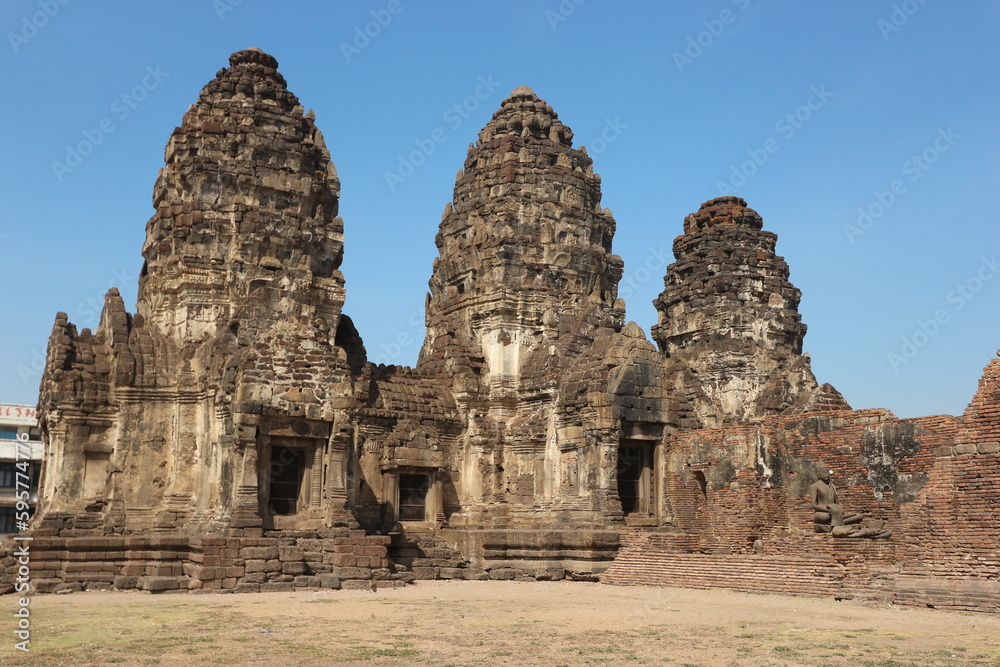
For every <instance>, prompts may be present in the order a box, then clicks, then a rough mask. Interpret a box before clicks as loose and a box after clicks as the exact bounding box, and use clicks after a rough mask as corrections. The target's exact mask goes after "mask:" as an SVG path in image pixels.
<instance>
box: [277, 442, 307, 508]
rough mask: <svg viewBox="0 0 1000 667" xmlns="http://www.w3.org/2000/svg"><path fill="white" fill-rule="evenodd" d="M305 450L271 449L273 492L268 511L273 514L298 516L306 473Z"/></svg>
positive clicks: (290, 448) (292, 448)
mask: <svg viewBox="0 0 1000 667" xmlns="http://www.w3.org/2000/svg"><path fill="white" fill-rule="evenodd" d="M304 455H305V450H303V449H300V448H297V447H271V462H270V471H271V492H270V496H269V498H268V509H269V511H270V512H271V514H279V515H282V516H288V515H291V514H297V513H298V510H299V509H300V507H301V505H302V503H301V502H300V500H301V496H302V491H303V488H302V487H303V484H302V479H303V477H304V474H303V473H304V472H305V468H306V466H305V461H304V460H303V459H304V458H305V456H304Z"/></svg>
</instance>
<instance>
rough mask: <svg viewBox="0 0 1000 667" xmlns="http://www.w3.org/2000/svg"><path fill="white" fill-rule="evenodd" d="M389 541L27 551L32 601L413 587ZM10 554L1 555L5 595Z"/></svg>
mask: <svg viewBox="0 0 1000 667" xmlns="http://www.w3.org/2000/svg"><path fill="white" fill-rule="evenodd" d="M389 540H390V538H389V537H387V536H380V535H365V534H364V531H361V530H346V529H345V530H341V531H324V533H323V534H308V533H304V534H300V535H298V536H291V535H282V537H280V538H279V537H260V538H248V537H242V538H241V537H201V536H199V537H191V536H186V535H151V536H141V537H70V538H44V537H36V538H35V539H34V540H33V541H31V542H30V543H29V545H30V553H31V563H30V572H31V575H30V577H31V585H32V590H33V591H34V592H37V593H51V592H55V593H59V592H68V591H80V590H111V589H118V590H132V589H138V590H144V591H149V592H151V593H161V592H166V591H175V592H176V591H199V590H203V591H234V592H237V593H249V592H275V591H292V590H312V589H329V588H332V589H339V588H368V587H370V586H371V585H372V584H371V582H372V581H373V580H374V581H377V582H378V583H377V585H378V586H383V585H384V586H394V585H402V584H403V583H408V582H411V581H413V575H412V573H410V572H407V571H405V570H401V569H400V568H398V567H395V566H392V565H390V563H389V560H388V546H389ZM11 553H12V550H7V551H6V552H0V566H2V573H3V581H4V582H5V585H4V587H3V588H2V589H0V592H9V591H10V590H12V586H11V584H10V583H9V582H13V581H14V580H15V578H16V576H17V574H16V572H17V569H18V563H17V560H16V559H15V558H14V556H13V555H11Z"/></svg>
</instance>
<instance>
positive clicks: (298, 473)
mask: <svg viewBox="0 0 1000 667" xmlns="http://www.w3.org/2000/svg"><path fill="white" fill-rule="evenodd" d="M265 437H268V440H269V442H267V443H266V446H265V447H264V448H263V451H262V452H261V466H260V468H259V470H260V473H259V474H260V478H259V490H258V491H259V494H260V495H259V498H260V501H261V505H260V506H261V511H262V512H264V513H265V514H264V516H265V518H271V517H294V516H301V515H302V514H303V513H307V512H308V511H309V510H312V509H316V508H318V507H319V501H320V497H321V495H322V474H323V465H322V460H321V454H322V448H321V447H320V446H318V445H317V443H316V441H315V440H314V439H313V438H290V437H280V436H265ZM265 525H266V522H265ZM274 527H275V528H289V527H292V524H288V523H287V522H285V523H282V524H280V525H279V524H275V525H274Z"/></svg>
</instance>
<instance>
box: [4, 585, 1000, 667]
mask: <svg viewBox="0 0 1000 667" xmlns="http://www.w3.org/2000/svg"><path fill="white" fill-rule="evenodd" d="M0 604H2V605H3V612H4V617H5V618H8V619H12V617H11V616H10V615H9V612H10V611H12V610H13V608H14V604H15V600H14V598H13V597H11V596H7V597H5V598H3V599H2V600H0ZM31 609H32V616H31V620H32V640H31V652H30V653H29V654H24V653H22V652H20V651H16V650H15V649H14V648H13V644H14V639H13V638H12V632H11V633H5V635H6V636H7V637H8V642H7V646H4V647H0V664H19V665H39V666H41V665H72V666H73V667H85V666H89V665H115V664H121V665H164V666H166V665H275V664H277V665H281V666H282V667H292V666H295V665H330V664H343V665H369V664H375V665H440V666H444V665H472V664H475V665H675V666H678V667H679V666H684V665H688V666H690V665H726V666H739V665H746V666H750V665H753V666H755V667H756V666H758V665H816V664H822V665H851V666H855V665H859V666H862V667H904V666H910V665H920V666H924V665H948V666H954V667H958V666H963V667H964V666H966V665H982V666H984V667H1000V618H997V617H993V616H985V615H977V614H956V613H948V612H941V611H931V610H910V609H894V608H879V609H874V608H867V607H860V606H854V605H850V604H844V603H838V602H834V601H831V600H823V599H816V598H797V597H783V596H771V595H747V594H739V593H733V592H730V591H718V590H716V591H695V590H686V589H672V588H654V587H632V588H616V587H611V586H601V585H599V584H586V583H570V582H552V583H516V582H421V583H419V584H418V585H416V586H411V587H408V588H406V589H388V590H380V591H378V592H377V593H370V592H367V591H329V592H322V593H297V594H280V593H270V594H259V595H221V594H211V595H148V594H141V593H76V594H73V595H66V596H64V595H58V596H52V595H50V596H39V597H36V598H34V599H33V600H32V602H31ZM8 623H9V624H10V625H9V627H10V629H11V630H13V627H14V626H13V622H12V620H8Z"/></svg>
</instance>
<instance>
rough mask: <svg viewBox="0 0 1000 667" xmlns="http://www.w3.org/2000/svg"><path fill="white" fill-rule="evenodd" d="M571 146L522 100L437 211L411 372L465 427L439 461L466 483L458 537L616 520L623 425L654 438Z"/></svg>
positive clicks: (609, 258)
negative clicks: (420, 341) (443, 380)
mask: <svg viewBox="0 0 1000 667" xmlns="http://www.w3.org/2000/svg"><path fill="white" fill-rule="evenodd" d="M572 138H573V132H572V130H570V128H569V127H567V126H566V125H564V124H563V123H562V122H561V121H560V120H559V117H558V116H557V115H556V113H555V112H554V111H553V110H552V107H550V106H549V105H548V104H546V103H545V101H544V100H541V99H539V98H538V97H537V96H536V95H535V93H534V92H533V91H532V90H531V89H530V88H528V87H526V86H521V87H518V88H517V89H515V90H514V92H513V93H511V95H510V97H508V98H507V99H506V100H504V101H503V103H502V105H501V107H500V109H499V110H497V111H496V113H494V114H493V118H492V119H491V120H490V121H489V122H488V123H487V124H486V126H485V127H484V128H483V129H482V131H480V133H479V140H478V141H477V142H476V143H475V144H474V145H471V146H470V147H469V152H468V156H467V157H466V160H465V165H464V169H463V170H462V171H460V172H459V174H458V178H457V180H456V184H455V191H454V197H453V200H452V202H450V203H449V204H448V205H447V206H446V207H445V212H444V216H443V219H442V222H441V226H440V230H439V232H438V235H437V239H436V240H437V246H438V249H439V250H440V257H439V258H438V259H437V260H435V263H434V272H433V276H432V277H431V279H430V295H429V297H428V301H427V338H426V341H425V343H424V346H423V349H422V351H421V355H420V360H419V363H418V366H417V370H418V371H419V372H420V373H423V374H427V375H434V376H438V377H441V376H444V377H447V378H449V380H450V381H451V382H452V386H453V393H454V396H455V400H456V402H457V405H458V407H459V409H460V410H461V411H462V414H463V419H464V420H465V423H466V424H467V428H466V431H465V434H464V435H463V436H462V438H461V439H460V440H459V442H458V448H457V449H456V451H455V452H454V453H453V454H452V455H451V456H449V457H448V458H449V459H450V460H451V461H453V462H454V463H455V464H456V465H457V469H456V470H455V471H454V475H453V476H454V477H455V478H457V479H460V480H461V482H460V483H459V484H458V485H457V491H456V492H457V494H458V500H459V503H458V504H459V505H460V507H461V510H460V511H459V512H457V513H455V514H454V515H453V516H452V522H453V524H454V523H456V522H463V521H464V522H468V524H474V525H493V526H497V525H502V524H503V523H504V522H506V521H508V519H509V518H512V517H513V516H515V515H517V516H519V517H520V520H521V521H529V522H535V523H537V522H539V521H547V520H551V517H552V516H554V515H558V516H559V517H560V521H563V522H566V525H573V524H574V523H576V524H579V523H580V522H591V523H596V522H599V521H604V520H607V518H608V517H614V516H617V517H618V518H619V519H620V517H621V507H620V506H617V505H615V504H614V502H615V499H616V498H617V496H616V494H615V493H614V490H613V486H614V480H615V469H616V468H615V465H616V464H615V456H616V454H615V452H616V451H617V447H618V443H619V440H620V438H621V437H622V429H623V426H622V424H623V420H626V421H628V420H635V421H637V422H642V423H643V424H645V426H636V425H635V424H633V423H632V422H630V424H632V425H631V426H626V427H625V428H626V430H629V432H630V433H631V432H632V431H633V430H634V431H636V432H637V433H638V432H639V431H642V432H643V433H645V434H646V435H645V436H642V437H647V436H648V437H653V436H651V435H649V434H652V433H654V432H655V433H660V432H661V431H662V428H663V422H664V421H665V416H664V414H663V413H662V410H661V408H662V403H661V399H662V397H663V390H662V386H661V384H660V382H661V380H660V376H659V372H658V368H657V365H658V360H657V359H656V354H655V348H654V347H653V346H652V344H651V343H649V342H648V341H646V340H645V338H644V336H643V334H642V332H641V330H639V328H638V327H637V326H636V325H635V324H629V325H628V326H625V325H624V322H623V317H624V308H625V304H624V302H623V301H621V300H620V299H617V289H618V281H619V279H620V278H621V275H622V260H621V258H620V257H618V256H617V255H614V254H612V251H611V241H612V237H613V235H614V231H615V221H614V219H613V218H612V216H611V212H610V211H609V210H607V209H604V208H602V207H601V189H600V184H601V181H600V177H599V176H597V174H595V173H594V170H593V162H592V160H591V158H590V157H589V156H588V155H587V153H586V150H585V149H584V148H582V147H581V148H574V147H573V144H572ZM650 460H651V459H650ZM650 465H651V464H650ZM609 489H611V490H609ZM647 505H648V503H647ZM647 510H648V508H647ZM546 516H547V517H549V519H544V518H543V517H546Z"/></svg>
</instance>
